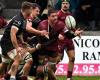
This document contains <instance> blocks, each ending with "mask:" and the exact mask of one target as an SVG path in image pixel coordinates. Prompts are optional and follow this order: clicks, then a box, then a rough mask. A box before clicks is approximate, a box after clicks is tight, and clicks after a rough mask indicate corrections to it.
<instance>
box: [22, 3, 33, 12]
mask: <svg viewBox="0 0 100 80" xmlns="http://www.w3.org/2000/svg"><path fill="white" fill-rule="evenodd" d="M32 7H33V3H31V2H27V1H25V2H23V3H22V6H21V9H22V11H25V10H26V9H30V8H32Z"/></svg>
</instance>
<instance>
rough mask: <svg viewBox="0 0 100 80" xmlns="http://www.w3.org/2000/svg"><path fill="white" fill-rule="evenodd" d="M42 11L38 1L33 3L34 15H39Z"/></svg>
mask: <svg viewBox="0 0 100 80" xmlns="http://www.w3.org/2000/svg"><path fill="white" fill-rule="evenodd" d="M39 13H40V6H39V5H38V4H36V3H33V8H32V14H31V15H32V16H33V17H37V16H38V15H39Z"/></svg>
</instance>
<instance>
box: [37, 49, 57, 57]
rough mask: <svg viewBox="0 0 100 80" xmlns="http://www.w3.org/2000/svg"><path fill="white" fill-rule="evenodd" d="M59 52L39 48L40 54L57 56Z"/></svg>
mask: <svg viewBox="0 0 100 80" xmlns="http://www.w3.org/2000/svg"><path fill="white" fill-rule="evenodd" d="M57 54H58V53H57V52H56V51H51V50H46V49H40V50H39V55H45V56H48V57H53V58H54V57H57Z"/></svg>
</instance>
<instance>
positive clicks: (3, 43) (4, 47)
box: [0, 39, 14, 56]
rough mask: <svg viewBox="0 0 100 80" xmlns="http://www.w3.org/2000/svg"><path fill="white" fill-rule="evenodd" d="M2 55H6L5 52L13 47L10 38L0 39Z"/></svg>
mask: <svg viewBox="0 0 100 80" xmlns="http://www.w3.org/2000/svg"><path fill="white" fill-rule="evenodd" d="M0 45H1V50H2V55H4V56H7V53H8V52H9V51H11V50H12V49H14V47H13V44H12V42H11V41H10V40H3V39H1V41H0Z"/></svg>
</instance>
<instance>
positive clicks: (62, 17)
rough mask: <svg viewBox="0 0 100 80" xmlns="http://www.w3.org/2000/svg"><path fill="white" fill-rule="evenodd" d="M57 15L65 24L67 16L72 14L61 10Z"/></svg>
mask: <svg viewBox="0 0 100 80" xmlns="http://www.w3.org/2000/svg"><path fill="white" fill-rule="evenodd" d="M57 15H58V19H59V20H60V21H62V22H64V23H65V19H66V16H68V15H72V14H71V13H70V12H68V13H64V12H62V10H60V11H58V13H57Z"/></svg>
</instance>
